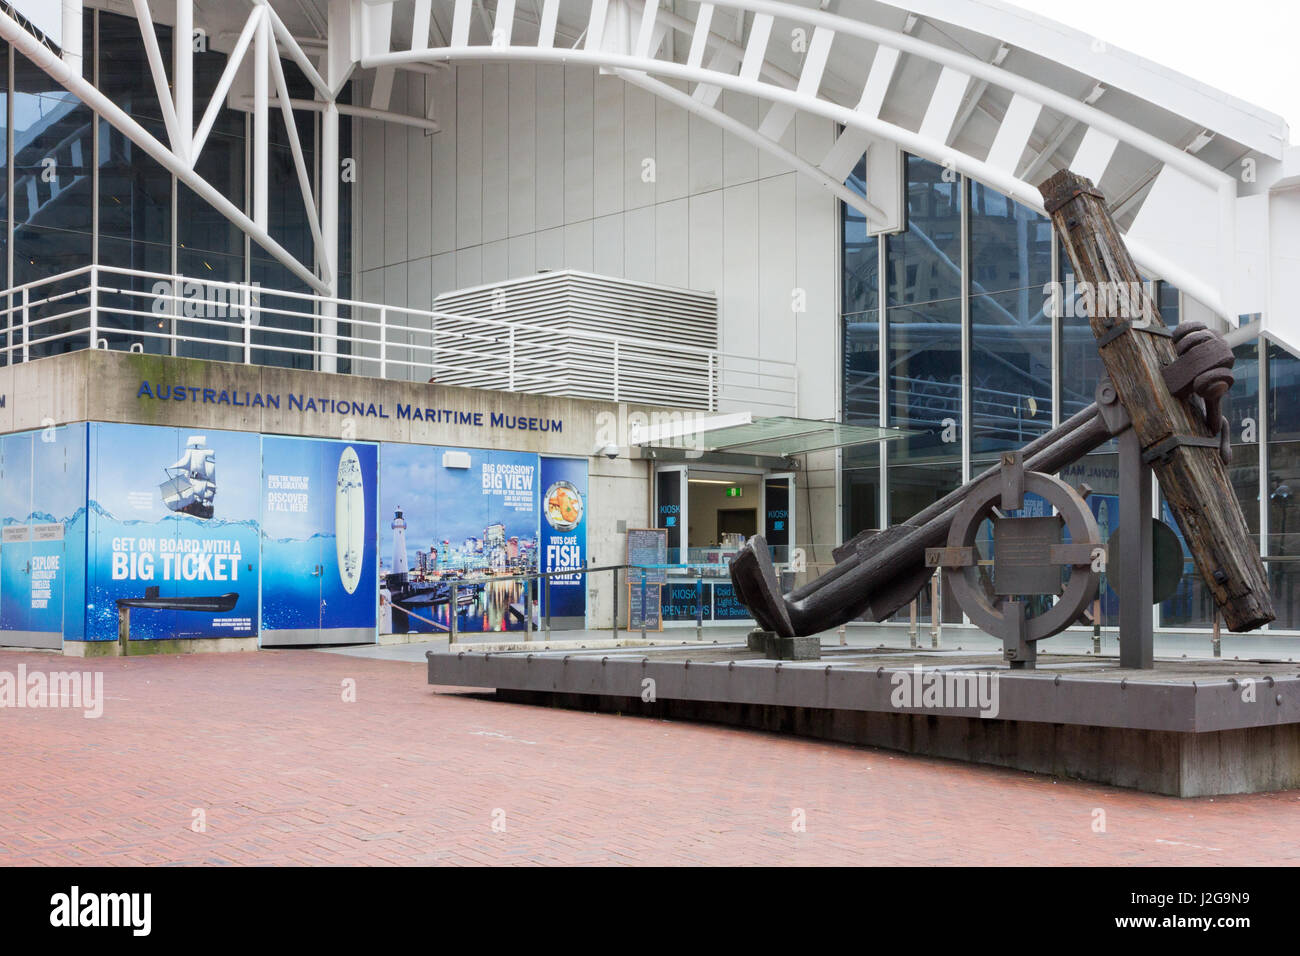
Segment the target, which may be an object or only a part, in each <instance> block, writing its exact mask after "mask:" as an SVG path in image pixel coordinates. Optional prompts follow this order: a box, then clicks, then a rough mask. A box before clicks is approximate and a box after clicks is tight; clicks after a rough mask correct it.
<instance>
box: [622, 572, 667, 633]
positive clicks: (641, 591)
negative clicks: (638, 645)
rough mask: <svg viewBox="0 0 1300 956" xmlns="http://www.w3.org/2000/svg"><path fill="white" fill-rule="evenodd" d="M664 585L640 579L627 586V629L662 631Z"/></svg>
mask: <svg viewBox="0 0 1300 956" xmlns="http://www.w3.org/2000/svg"><path fill="white" fill-rule="evenodd" d="M663 590H664V589H663V585H662V584H652V583H647V584H646V585H645V586H644V587H642V586H641V582H640V581H636V582H629V584H628V586H627V592H628V595H627V596H628V601H627V629H628V630H629V631H662V630H663V629H664V608H663Z"/></svg>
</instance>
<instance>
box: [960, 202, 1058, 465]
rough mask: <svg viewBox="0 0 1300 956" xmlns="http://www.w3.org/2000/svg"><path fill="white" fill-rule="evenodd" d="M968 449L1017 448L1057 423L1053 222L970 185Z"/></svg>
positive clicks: (982, 451)
mask: <svg viewBox="0 0 1300 956" xmlns="http://www.w3.org/2000/svg"><path fill="white" fill-rule="evenodd" d="M970 269H971V275H970V295H971V300H970V316H971V358H970V379H971V380H970V382H969V396H968V398H969V401H970V403H971V453H972V455H981V454H989V453H993V452H997V451H1001V450H1003V449H1008V448H1019V447H1020V446H1022V445H1024V444H1025V443H1026V442H1028V441H1031V440H1032V439H1034V438H1036V437H1037V436H1038V435H1041V434H1042V433H1043V432H1045V431H1047V430H1048V429H1049V428H1050V427H1051V422H1052V323H1051V315H1050V312H1051V307H1050V306H1051V300H1050V298H1049V297H1048V295H1047V294H1046V291H1045V290H1046V289H1047V287H1048V284H1049V283H1050V282H1051V278H1052V223H1051V220H1050V219H1047V218H1046V217H1045V216H1040V215H1039V214H1038V213H1036V212H1034V211H1033V210H1031V209H1029V208H1027V207H1025V206H1022V205H1020V204H1019V203H1017V202H1014V201H1012V200H1010V199H1008V198H1007V197H1005V196H1003V195H1002V194H1000V193H998V192H995V191H994V190H992V189H989V188H988V187H987V186H983V185H981V184H979V183H974V182H972V183H971V184H970Z"/></svg>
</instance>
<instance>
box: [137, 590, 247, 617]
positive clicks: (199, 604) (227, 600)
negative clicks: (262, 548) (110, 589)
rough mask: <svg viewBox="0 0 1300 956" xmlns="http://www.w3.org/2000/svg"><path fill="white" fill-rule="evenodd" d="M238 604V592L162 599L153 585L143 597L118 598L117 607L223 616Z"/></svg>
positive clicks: (145, 591)
mask: <svg viewBox="0 0 1300 956" xmlns="http://www.w3.org/2000/svg"><path fill="white" fill-rule="evenodd" d="M237 603H239V592H237V591H232V592H230V593H228V594H214V595H209V596H204V597H162V596H161V595H160V593H159V588H158V587H157V586H156V585H154V586H151V587H147V588H145V590H144V597H138V598H118V599H117V606H118V607H119V608H124V607H138V608H145V609H146V610H150V611H204V612H207V613H208V614H224V613H225V612H226V611H229V610H231V609H232V608H234V606H235V605H236V604H237Z"/></svg>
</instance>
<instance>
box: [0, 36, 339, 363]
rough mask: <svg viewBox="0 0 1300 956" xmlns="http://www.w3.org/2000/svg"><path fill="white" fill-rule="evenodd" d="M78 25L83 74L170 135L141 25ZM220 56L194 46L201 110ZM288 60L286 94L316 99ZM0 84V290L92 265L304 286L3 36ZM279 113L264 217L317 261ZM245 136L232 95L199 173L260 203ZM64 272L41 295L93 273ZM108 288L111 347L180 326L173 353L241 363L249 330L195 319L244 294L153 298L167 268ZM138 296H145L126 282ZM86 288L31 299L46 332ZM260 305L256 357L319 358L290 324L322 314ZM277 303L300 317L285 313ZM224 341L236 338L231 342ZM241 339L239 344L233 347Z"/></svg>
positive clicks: (165, 43) (161, 343)
mask: <svg viewBox="0 0 1300 956" xmlns="http://www.w3.org/2000/svg"><path fill="white" fill-rule="evenodd" d="M83 26H84V37H83V51H84V60H83V75H84V76H85V77H86V78H87V79H88V80H90V81H92V82H94V83H95V85H96V86H97V87H98V88H99V89H100V90H101V91H102V92H104V93H105V94H106V95H107V96H109V97H110V98H111V99H112V100H113V102H114V103H116V104H117V105H118V106H120V107H121V108H122V109H123V110H125V111H126V112H127V113H128V114H129V115H130V116H131V117H132V118H133V119H134V120H135V121H136V122H138V123H139V124H140V125H141V126H143V127H144V128H145V129H146V130H147V131H148V132H149V133H151V134H152V135H153V136H154V137H156V138H157V139H158V140H159V141H160V142H163V143H166V142H167V133H166V129H165V126H164V121H163V117H162V110H161V108H160V105H159V103H158V96H157V92H156V90H155V87H154V83H153V79H152V76H151V74H150V71H149V65H148V60H147V58H146V55H145V48H144V42H143V40H142V38H141V36H140V27H139V24H138V22H137V21H136V20H135V19H134V18H131V17H126V16H119V15H116V14H112V13H108V12H106V11H100V10H95V11H91V10H87V15H86V16H85V18H84V20H83ZM155 31H156V34H157V38H158V45H159V49H160V52H161V54H162V58H163V61H164V63H165V64H167V66H168V69H169V70H170V65H171V62H172V43H173V38H172V30H171V28H170V27H168V26H165V25H155ZM225 66H226V55H225V54H224V53H220V52H217V51H215V50H209V49H206V48H204V49H196V50H195V52H194V102H195V112H196V116H197V115H200V114H201V112H202V111H203V110H204V109H206V106H207V104H208V102H209V101H210V99H211V96H212V93H213V91H214V90H215V88H216V85H217V82H218V80H219V78H220V76H221V73H222V71H223V70H224V69H225ZM283 67H284V71H285V78H286V81H287V83H288V87H289V91H290V95H291V96H293V97H301V98H304V99H311V98H312V95H313V94H312V89H311V86H310V84H309V83H308V82H307V80H306V78H305V77H304V76H303V75H302V72H301V71H300V70H299V69H298V67H297V65H296V64H294V63H292V62H291V61H288V60H286V61H284V62H283ZM11 78H12V82H11ZM0 82H3V84H4V90H3V96H4V100H5V102H6V104H7V107H6V109H4V110H0V122H8V121H9V117H12V122H11V124H10V125H11V126H12V129H8V128H7V129H6V130H5V139H6V143H7V144H8V148H7V149H4V150H0V162H3V163H5V166H6V169H5V180H4V188H3V189H0V245H2V246H3V248H2V249H0V269H2V270H3V272H4V282H3V285H4V286H5V287H6V288H8V287H12V286H20V285H23V284H24V283H29V282H33V281H37V280H41V279H46V278H49V277H51V276H55V275H59V274H61V273H64V272H68V271H71V270H74V269H79V268H82V267H84V266H87V265H91V264H92V263H93V264H99V265H103V266H109V267H115V268H121V269H130V270H135V271H140V272H149V273H155V274H158V275H162V276H171V275H179V276H183V277H189V278H191V279H194V280H207V281H228V282H241V283H242V282H253V283H259V284H260V285H261V286H262V287H263V288H265V289H267V290H276V291H296V292H308V291H310V290H309V289H308V288H307V287H306V286H305V284H304V283H303V282H302V281H301V280H300V279H298V278H297V277H296V276H294V275H293V274H292V273H291V272H290V271H289V270H288V269H287V268H286V267H285V266H283V265H282V264H280V263H279V262H278V261H276V260H274V259H273V258H271V257H270V255H269V254H268V253H266V252H265V251H264V250H263V249H262V248H261V247H260V246H258V245H257V244H255V243H252V242H250V241H249V240H248V239H247V238H246V237H245V236H244V234H243V233H242V232H241V231H240V230H239V229H238V228H237V227H236V226H235V225H233V224H232V223H231V222H229V220H227V219H226V218H225V217H224V216H222V215H221V214H220V213H218V212H217V211H216V210H214V209H213V208H212V207H211V206H210V205H209V204H208V203H207V202H205V201H204V200H202V199H200V198H199V197H198V196H196V195H195V194H194V193H192V192H191V191H190V190H189V188H188V187H186V186H185V185H183V184H181V183H179V182H178V181H177V180H176V179H175V177H173V176H172V175H171V173H169V172H168V171H167V170H166V169H165V168H164V167H163V166H162V165H161V164H160V163H158V162H157V161H156V160H154V159H152V158H150V157H149V156H148V155H147V154H146V153H145V152H144V151H143V150H141V149H140V147H138V146H137V145H136V144H135V143H133V142H132V141H131V140H129V139H127V138H126V137H125V136H124V135H122V134H121V133H120V132H118V131H117V130H115V129H114V128H113V127H112V126H110V125H109V124H108V123H107V122H106V121H104V120H97V119H96V117H95V116H94V114H93V113H92V112H91V110H90V109H89V108H88V107H86V106H84V105H82V104H81V103H80V102H79V101H78V100H77V98H76V97H74V96H72V95H71V94H70V93H68V92H67V91H66V90H64V89H63V88H62V87H60V86H59V85H58V84H57V83H55V82H54V80H52V79H51V78H50V77H49V76H47V75H46V74H45V73H44V72H43V71H41V70H39V69H37V68H36V67H35V66H34V65H33V64H32V63H31V62H30V61H28V60H27V59H26V57H24V56H22V55H21V54H17V53H12V52H11V51H10V49H9V47H8V46H7V45H4V44H0ZM344 99H346V97H344ZM273 111H274V112H275V115H273V116H272V117H271V122H270V129H271V139H272V142H271V145H270V162H269V169H270V178H271V182H270V198H271V202H270V206H269V214H270V215H269V225H268V229H269V232H270V233H271V236H272V237H273V238H274V239H275V240H276V241H277V242H278V243H280V244H281V245H282V246H284V247H285V248H286V249H288V250H289V251H290V252H291V253H292V254H293V255H295V256H297V257H298V258H299V260H300V261H303V262H306V263H311V262H312V258H313V255H314V246H313V244H312V240H311V232H310V227H309V226H308V220H307V212H306V208H305V205H304V202H303V198H302V194H301V191H300V189H299V187H298V180H297V175H296V173H295V171H294V165H293V159H292V155H291V153H290V148H289V140H288V136H287V134H286V132H285V129H284V123H283V121H282V119H281V117H280V115H279V113H278V110H275V109H274V108H273ZM295 118H296V120H297V131H298V137H299V141H300V142H301V143H302V147H303V155H304V160H305V162H306V164H307V168H308V170H309V173H310V175H311V177H312V179H313V185H315V184H316V183H317V182H318V180H319V177H320V170H319V169H317V164H318V149H317V140H318V132H319V131H318V126H319V124H320V118H319V114H316V113H311V112H303V111H297V112H296V113H295ZM350 137H351V124H350V123H349V122H348V121H347V119H346V118H344V120H343V122H342V123H341V124H340V156H347V155H350V152H351V149H350V145H349V144H350V141H351V139H350ZM250 140H251V116H250V115H249V114H246V113H244V112H241V111H239V110H233V109H230V108H229V107H223V108H222V109H221V110H220V111H219V113H218V114H217V118H216V122H215V124H214V125H213V128H212V131H211V133H210V135H209V137H208V139H207V141H206V143H205V145H204V148H203V151H202V153H201V154H200V155H199V158H198V162H197V164H196V171H197V172H198V173H199V174H200V175H201V176H202V177H203V178H204V179H205V180H206V181H207V182H208V183H210V184H211V185H212V186H214V187H215V188H216V189H217V190H219V191H220V192H221V193H222V195H224V196H225V197H226V198H227V199H229V200H230V201H231V202H233V203H234V204H235V205H236V206H238V207H239V208H241V209H243V210H245V211H246V212H250V211H251V202H252V197H251V195H250V188H249V182H248V178H249V177H248V165H249V161H248V151H249V142H250ZM11 170H12V174H11V173H10V171H11ZM339 193H340V210H339V212H340V220H339V223H340V228H339V246H340V250H339V251H340V258H341V260H342V263H341V265H342V268H341V270H340V288H339V295H340V297H347V296H349V295H350V294H351V282H350V278H351V249H350V245H351V241H350V237H351V196H352V194H351V189H350V187H349V186H348V185H347V184H341V188H340V191H339ZM10 210H12V215H11V214H10ZM63 284H66V286H67V289H66V290H64V289H60V288H57V287H53V288H52V287H50V286H42V287H41V288H40V295H41V297H45V296H47V295H50V294H57V293H60V292H64V291H66V292H73V291H75V290H76V289H78V288H81V287H84V286H85V284H86V282H85V277H84V276H78V277H75V278H73V279H69V280H66V282H65V283H63ZM105 284H107V285H111V286H113V287H114V288H117V289H122V290H126V291H124V292H105V293H104V299H103V300H102V302H103V304H104V305H105V306H107V308H105V309H102V310H101V315H102V316H103V317H104V321H103V322H102V323H101V332H100V335H101V340H102V341H103V342H105V343H106V344H107V345H108V347H109V348H113V349H123V350H124V349H127V348H129V347H131V346H133V345H134V346H137V347H139V348H143V349H144V351H146V352H151V353H170V352H171V351H172V350H173V344H172V342H171V341H169V340H167V339H163V338H157V337H155V336H157V335H160V334H166V333H168V332H170V331H172V330H173V329H174V330H175V331H176V332H177V333H178V334H179V335H180V336H182V338H181V340H180V341H178V342H177V343H176V345H175V346H174V348H175V352H176V354H179V355H184V356H188V357H194V358H209V359H223V360H227V361H229V360H242V358H243V349H242V332H241V330H239V329H227V328H221V327H219V326H216V325H213V324H209V323H203V322H199V321H195V320H196V319H199V318H214V319H218V320H223V321H227V320H235V319H237V318H239V317H240V316H241V315H242V313H241V312H240V311H239V310H238V309H237V308H232V306H237V305H238V303H237V302H231V301H230V299H229V297H226V298H223V296H221V295H218V294H216V293H215V292H214V291H213V290H212V289H203V288H202V287H200V286H198V285H197V284H196V283H188V284H184V285H182V286H181V287H180V288H178V289H176V290H175V294H176V295H179V296H182V297H184V301H183V302H179V303H173V302H171V301H170V300H169V299H167V298H151V297H153V296H165V295H168V294H170V293H172V289H171V287H170V285H169V283H168V282H166V281H164V280H160V279H156V278H152V277H143V276H132V277H128V276H121V275H118V274H114V275H113V281H112V282H111V283H105ZM57 285H58V284H56V286H57ZM132 292H133V293H139V294H141V295H131V294H129V293H132ZM85 299H86V296H85V295H84V294H79V295H72V296H68V297H65V298H63V299H61V300H60V301H59V302H58V303H56V304H52V305H50V306H32V307H31V308H30V309H29V310H28V322H29V324H33V323H41V325H40V326H39V332H40V334H42V335H51V334H57V333H58V332H59V331H62V330H63V329H62V328H61V327H60V325H59V323H60V322H64V323H68V330H71V327H72V326H71V324H70V323H72V322H73V321H74V319H71V318H64V317H63V315H62V314H64V313H68V312H70V311H73V310H75V309H76V308H78V307H81V308H84V307H86V306H87V302H86V301H85ZM10 303H12V307H13V308H17V307H18V306H19V305H20V304H21V298H20V295H19V294H18V293H14V294H11V295H10V296H8V297H6V305H9V304H10ZM255 304H260V305H261V306H262V307H263V311H261V312H258V313H255V318H254V325H255V329H254V332H253V345H254V348H253V355H252V358H253V361H254V362H256V363H259V364H263V365H280V366H291V367H307V368H310V367H311V364H312V359H311V356H310V355H302V354H299V353H298V352H297V351H295V350H296V349H300V348H302V347H305V346H309V342H308V339H307V338H306V336H304V335H293V334H290V333H289V331H288V330H296V331H298V332H300V333H308V332H311V331H312V330H313V329H314V325H315V319H314V317H313V316H311V315H309V314H307V315H304V314H301V313H303V311H304V305H303V304H301V303H299V302H298V301H296V300H289V299H287V298H284V297H282V296H274V295H271V294H269V293H268V294H264V295H262V296H260V297H259V300H258V302H256V303H255ZM307 308H310V307H307ZM273 309H283V310H284V311H290V312H295V313H299V314H296V315H277V314H275V313H274V312H272V311H271V310H273ZM129 312H134V313H135V314H133V315H132V314H127V313H129ZM18 322H19V319H18V318H17V316H15V317H14V318H13V319H12V320H11V321H10V322H9V323H6V324H5V327H4V330H3V331H4V337H3V344H5V345H8V344H10V341H11V339H12V341H13V342H14V344H17V342H18V341H20V340H21V339H20V337H19V336H17V335H14V334H13V333H12V332H11V328H12V326H13V325H17V324H18ZM35 334H36V333H35V332H34V333H33V335H35ZM225 341H229V342H231V344H230V345H225V344H223V342H225ZM236 341H239V342H240V345H239V346H238V347H236V345H235V344H234V343H235V342H236ZM85 344H86V343H85V342H84V341H83V340H82V339H81V338H80V337H79V338H76V339H71V338H69V339H63V340H58V341H54V342H46V343H43V344H41V345H40V346H39V347H37V346H33V347H32V348H31V350H30V351H31V355H30V357H31V358H39V357H40V356H41V355H45V354H50V353H51V352H57V351H64V350H69V349H73V348H82V347H84V346H85ZM259 346H260V347H259ZM38 353H39V354H38ZM3 360H4V357H3V356H0V361H3Z"/></svg>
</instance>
